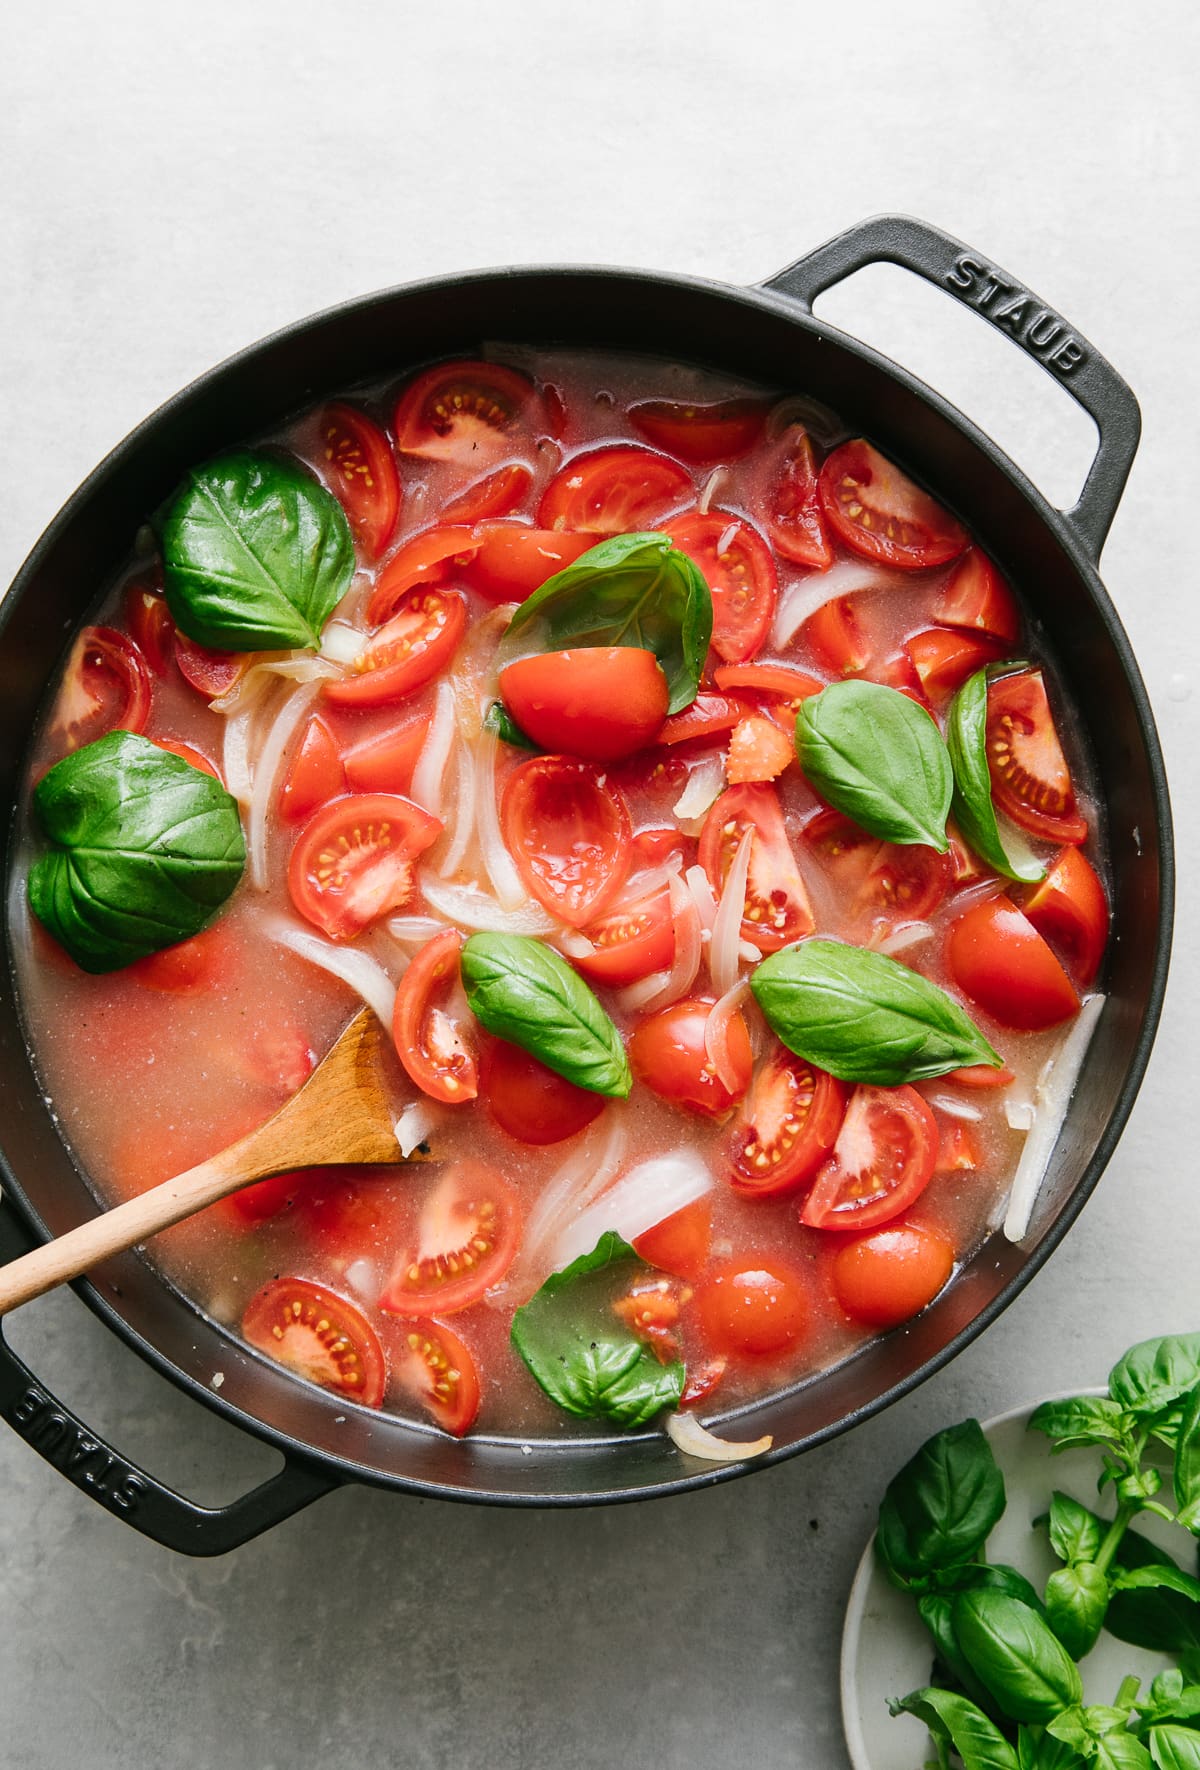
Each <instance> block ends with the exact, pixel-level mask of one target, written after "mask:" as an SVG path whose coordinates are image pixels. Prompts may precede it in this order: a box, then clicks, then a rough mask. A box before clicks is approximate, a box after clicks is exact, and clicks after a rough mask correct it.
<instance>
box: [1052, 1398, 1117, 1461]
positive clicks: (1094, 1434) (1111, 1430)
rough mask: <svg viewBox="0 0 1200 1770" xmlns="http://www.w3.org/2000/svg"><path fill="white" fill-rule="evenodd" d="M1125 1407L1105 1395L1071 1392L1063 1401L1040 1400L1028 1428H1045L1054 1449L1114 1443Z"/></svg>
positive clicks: (1115, 1442)
mask: <svg viewBox="0 0 1200 1770" xmlns="http://www.w3.org/2000/svg"><path fill="white" fill-rule="evenodd" d="M1123 1426H1124V1409H1123V1408H1122V1407H1120V1406H1119V1405H1118V1404H1117V1402H1115V1401H1113V1400H1112V1399H1111V1398H1110V1397H1109V1396H1107V1395H1072V1396H1070V1397H1069V1398H1068V1399H1067V1400H1065V1401H1043V1403H1042V1405H1041V1406H1040V1407H1038V1408H1035V1409H1034V1411H1033V1413H1032V1415H1031V1416H1030V1420H1029V1429H1030V1431H1033V1432H1044V1433H1045V1434H1046V1437H1047V1438H1053V1439H1054V1440H1055V1441H1056V1442H1055V1445H1054V1449H1055V1450H1056V1451H1057V1450H1074V1449H1076V1448H1078V1447H1079V1446H1080V1445H1087V1444H1117V1443H1119V1441H1120V1438H1121V1433H1122V1430H1123Z"/></svg>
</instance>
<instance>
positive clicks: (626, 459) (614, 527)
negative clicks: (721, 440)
mask: <svg viewBox="0 0 1200 1770" xmlns="http://www.w3.org/2000/svg"><path fill="white" fill-rule="evenodd" d="M695 497H696V488H695V486H694V485H693V484H692V478H691V475H690V474H689V473H686V472H685V471H684V469H683V468H682V467H680V466H679V465H678V464H677V463H676V462H674V461H671V460H668V458H667V456H666V455H656V454H655V453H654V451H653V449H641V448H637V447H631V446H629V445H628V444H617V445H615V446H613V447H609V448H603V449H594V450H592V451H591V452H590V453H588V454H583V455H576V456H575V457H574V458H573V459H572V460H570V461H568V462H567V464H566V466H565V467H561V468H560V469H559V470H558V472H557V473H556V474H555V476H554V478H553V479H552V480H551V481H550V484H549V485H548V486H547V487H546V489H545V491H544V492H543V493H542V501H541V503H540V504H539V505H538V512H537V519H538V522H539V524H540V525H541V527H542V528H544V529H573V530H576V531H578V530H584V531H586V532H587V533H588V534H592V535H628V534H634V533H636V532H637V531H638V530H639V529H648V528H653V527H654V525H655V524H656V523H660V522H661V521H662V519H663V517H664V516H667V515H669V514H670V512H671V511H672V510H678V509H679V507H680V506H681V505H683V504H690V503H694V502H695Z"/></svg>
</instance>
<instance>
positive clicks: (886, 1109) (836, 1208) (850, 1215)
mask: <svg viewBox="0 0 1200 1770" xmlns="http://www.w3.org/2000/svg"><path fill="white" fill-rule="evenodd" d="M937 1152H938V1128H937V1120H936V1119H935V1118H934V1116H933V1114H932V1112H931V1111H930V1110H929V1108H928V1106H926V1104H925V1102H924V1101H923V1100H922V1098H921V1096H920V1095H919V1094H918V1093H917V1091H916V1089H915V1088H909V1087H901V1088H872V1087H867V1086H865V1085H862V1086H859V1087H857V1088H855V1090H854V1092H853V1094H851V1096H850V1104H849V1106H848V1107H847V1108H846V1116H845V1118H844V1119H843V1120H842V1128H841V1130H840V1131H839V1132H838V1138H837V1142H836V1143H835V1144H834V1147H833V1154H832V1156H830V1158H829V1160H828V1161H827V1162H826V1163H825V1165H824V1167H823V1168H822V1169H821V1171H820V1173H819V1174H818V1175H817V1177H816V1180H815V1181H814V1182H813V1188H812V1191H811V1192H810V1193H809V1195H808V1197H807V1198H806V1199H805V1201H804V1205H803V1208H802V1209H801V1212H800V1221H801V1223H805V1224H807V1225H808V1227H809V1228H810V1229H874V1228H875V1227H876V1226H877V1225H878V1224H880V1223H888V1222H890V1221H891V1219H892V1218H893V1217H898V1216H899V1215H900V1213H901V1212H902V1211H906V1210H907V1209H908V1207H909V1206H910V1205H911V1204H912V1202H913V1200H914V1199H916V1198H918V1197H919V1196H920V1194H921V1193H922V1192H924V1190H925V1188H926V1186H927V1185H928V1184H929V1181H930V1179H931V1178H932V1175H933V1169H934V1163H935V1162H936V1161H937Z"/></svg>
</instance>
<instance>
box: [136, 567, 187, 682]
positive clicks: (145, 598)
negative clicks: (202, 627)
mask: <svg viewBox="0 0 1200 1770" xmlns="http://www.w3.org/2000/svg"><path fill="white" fill-rule="evenodd" d="M125 618H126V620H127V621H128V622H129V637H130V638H131V639H132V640H133V643H134V644H135V645H136V646H137V648H138V650H139V651H140V652H141V654H142V656H143V657H144V658H145V660H146V662H147V663H148V664H149V666H150V668H151V669H152V670H153V671H154V674H155V675H156V676H165V675H166V673H167V671H168V670H169V669H170V666H171V659H172V657H173V656H174V655H175V623H174V621H173V620H172V619H171V615H170V611H169V610H168V608H167V599H166V597H165V596H164V595H163V593H162V590H161V589H160V588H159V586H158V585H157V584H145V583H136V584H131V585H130V586H129V589H128V590H127V591H126V592H125Z"/></svg>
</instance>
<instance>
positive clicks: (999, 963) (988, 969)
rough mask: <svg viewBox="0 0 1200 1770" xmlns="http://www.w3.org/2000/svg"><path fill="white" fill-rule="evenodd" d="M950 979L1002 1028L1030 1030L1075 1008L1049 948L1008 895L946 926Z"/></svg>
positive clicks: (1067, 983)
mask: <svg viewBox="0 0 1200 1770" xmlns="http://www.w3.org/2000/svg"><path fill="white" fill-rule="evenodd" d="M946 963H947V964H948V965H949V967H950V975H951V977H952V978H953V979H954V981H955V983H956V984H957V985H958V987H959V989H960V990H962V992H963V994H964V995H966V996H969V997H970V999H971V1001H973V1002H975V1003H976V1004H977V1005H978V1006H979V1007H980V1008H982V1009H984V1011H985V1012H986V1013H988V1014H991V1015H993V1016H994V1018H995V1019H997V1020H998V1021H999V1022H1000V1024H1001V1025H1002V1026H1015V1027H1019V1028H1021V1029H1022V1030H1023V1031H1026V1032H1032V1031H1036V1030H1039V1029H1041V1028H1042V1027H1047V1026H1057V1025H1058V1023H1059V1021H1061V1020H1069V1019H1070V1017H1071V1015H1072V1014H1075V1013H1077V1012H1078V1010H1079V997H1078V995H1077V994H1076V992H1075V986H1074V984H1073V983H1072V982H1071V979H1070V978H1069V977H1068V976H1067V974H1066V972H1065V971H1064V970H1063V968H1062V966H1061V965H1060V964H1059V962H1058V960H1057V959H1056V958H1055V956H1054V954H1053V953H1052V952H1051V950H1050V948H1049V946H1047V944H1046V942H1045V941H1044V940H1043V939H1042V937H1041V935H1040V934H1039V933H1038V931H1037V929H1036V928H1035V927H1034V926H1033V924H1032V922H1030V921H1029V920H1028V918H1027V917H1026V916H1023V915H1022V914H1021V911H1020V910H1019V909H1018V908H1017V907H1016V905H1015V904H1014V903H1013V902H1012V901H1011V900H1010V899H1009V898H1007V897H990V898H988V899H987V900H986V902H984V903H977V904H974V905H972V907H971V908H970V909H969V910H967V911H965V913H964V914H963V915H961V916H959V917H957V918H956V919H955V920H954V921H953V922H952V923H951V924H950V931H949V933H948V934H947V936H946Z"/></svg>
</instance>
